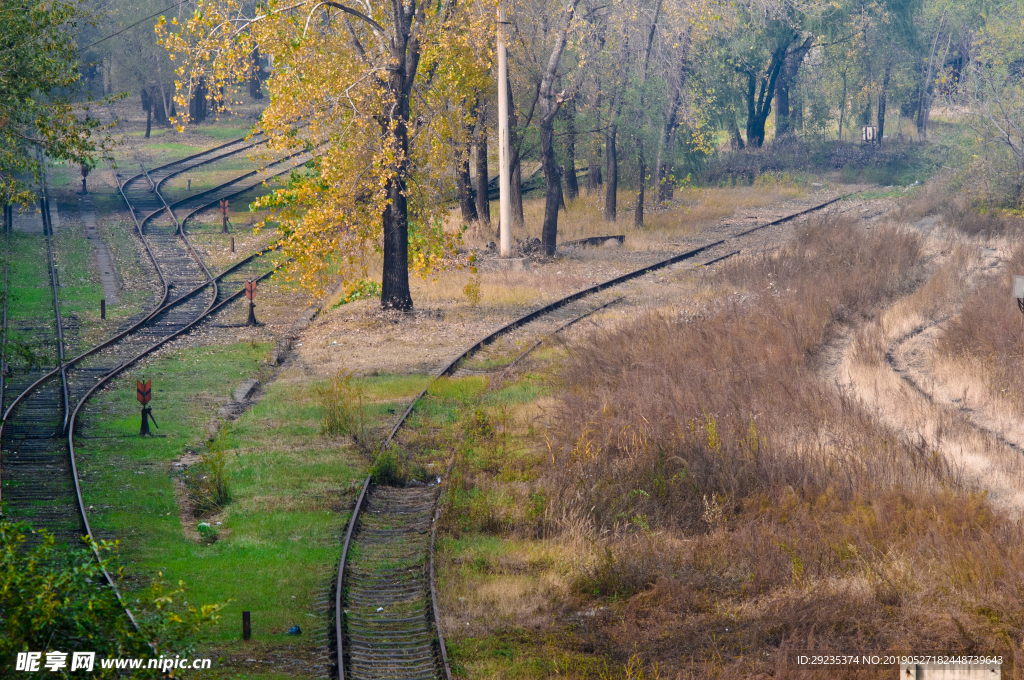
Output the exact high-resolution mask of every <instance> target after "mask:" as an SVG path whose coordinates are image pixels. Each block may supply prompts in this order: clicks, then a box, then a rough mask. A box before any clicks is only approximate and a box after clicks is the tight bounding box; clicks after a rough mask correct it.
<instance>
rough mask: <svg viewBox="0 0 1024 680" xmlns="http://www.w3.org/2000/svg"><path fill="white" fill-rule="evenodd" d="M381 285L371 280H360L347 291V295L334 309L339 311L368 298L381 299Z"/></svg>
mask: <svg viewBox="0 0 1024 680" xmlns="http://www.w3.org/2000/svg"><path fill="white" fill-rule="evenodd" d="M380 291H381V287H380V283H378V282H377V281H370V280H369V279H359V280H358V281H355V282H353V283H352V285H350V286H349V287H348V289H347V290H346V291H345V295H343V296H342V298H341V299H340V300H339V301H338V302H337V303H335V305H334V307H333V309H337V308H338V307H341V306H342V305H347V304H348V303H350V302H354V301H356V300H363V299H366V298H372V297H380Z"/></svg>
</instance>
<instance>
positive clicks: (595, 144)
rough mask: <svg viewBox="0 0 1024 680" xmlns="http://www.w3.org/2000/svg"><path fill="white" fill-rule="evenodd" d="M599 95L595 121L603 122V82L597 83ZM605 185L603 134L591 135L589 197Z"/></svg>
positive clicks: (588, 174) (595, 106)
mask: <svg viewBox="0 0 1024 680" xmlns="http://www.w3.org/2000/svg"><path fill="white" fill-rule="evenodd" d="M595 89H596V90H597V94H595V95H594V111H595V119H596V120H601V81H600V80H598V81H597V82H596V83H595ZM603 183H604V179H603V178H602V177H601V134H600V133H599V132H591V133H590V144H589V145H588V148H587V195H588V196H589V195H592V194H595V193H597V190H598V189H599V188H600V187H601V184H603Z"/></svg>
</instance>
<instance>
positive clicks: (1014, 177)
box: [940, 5, 1024, 209]
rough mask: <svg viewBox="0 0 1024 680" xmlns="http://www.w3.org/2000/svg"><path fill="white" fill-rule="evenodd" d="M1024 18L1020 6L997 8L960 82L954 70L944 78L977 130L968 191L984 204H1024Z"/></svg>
mask: <svg viewBox="0 0 1024 680" xmlns="http://www.w3.org/2000/svg"><path fill="white" fill-rule="evenodd" d="M1022 22H1024V10H1022V8H1021V7H1020V5H1016V6H1008V7H1003V8H1001V11H999V12H994V13H993V14H992V15H991V16H990V17H989V19H988V21H987V22H986V25H985V27H984V28H983V29H981V30H979V31H978V32H977V35H976V36H975V38H976V44H975V50H976V53H975V55H974V58H973V59H972V60H971V61H970V63H969V64H967V65H966V66H965V67H964V68H962V70H961V71H960V73H959V82H955V81H954V80H953V78H952V73H951V72H947V73H944V74H943V77H942V78H941V79H940V85H941V86H942V88H943V91H944V92H945V99H946V102H947V104H949V105H951V106H957V107H959V108H960V110H962V111H964V112H965V120H966V121H967V124H968V125H969V126H970V127H971V129H973V130H974V132H975V134H976V137H977V141H978V146H979V147H980V148H979V149H978V153H977V154H976V158H977V159H978V160H977V162H976V165H977V166H978V167H976V168H975V172H974V173H973V179H972V182H971V185H972V186H971V189H970V191H969V193H971V194H973V198H974V200H976V201H978V202H979V203H982V204H983V205H984V204H989V205H993V204H996V205H998V204H999V203H1005V204H1008V205H1009V206H1010V207H1012V208H1016V209H1020V207H1021V206H1022V205H1024V44H1022V41H1021V33H1020V27H1021V25H1022ZM1000 156H1002V158H1000ZM986 166H988V167H986ZM978 170H982V172H980V173H979V172H977V171H978Z"/></svg>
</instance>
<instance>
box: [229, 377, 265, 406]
mask: <svg viewBox="0 0 1024 680" xmlns="http://www.w3.org/2000/svg"><path fill="white" fill-rule="evenodd" d="M259 387H260V381H259V380H255V379H253V378H250V379H249V380H243V381H242V382H241V383H240V384H239V385H238V387H236V388H235V391H234V392H232V394H231V397H232V398H233V399H234V400H235V401H248V400H249V399H250V398H251V397H252V395H254V394H256V390H258V389H259Z"/></svg>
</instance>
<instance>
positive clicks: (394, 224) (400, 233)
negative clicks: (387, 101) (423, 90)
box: [380, 71, 412, 310]
mask: <svg viewBox="0 0 1024 680" xmlns="http://www.w3.org/2000/svg"><path fill="white" fill-rule="evenodd" d="M389 85H390V88H389V89H390V90H391V92H392V93H393V95H392V96H394V97H395V101H396V102H397V103H396V105H395V106H394V110H393V111H387V112H386V113H389V114H391V115H393V116H394V121H395V122H394V125H393V126H385V127H384V131H385V132H386V133H388V134H389V135H390V137H391V139H390V140H389V141H390V143H391V146H392V147H393V148H394V151H395V155H396V157H397V158H398V159H400V160H397V161H395V163H396V167H395V168H393V174H392V176H391V177H390V178H388V181H387V186H386V187H385V189H386V191H387V195H388V205H387V207H386V208H384V214H383V215H382V221H383V226H384V267H383V275H382V280H381V295H380V304H381V307H383V308H385V309H400V310H408V309H412V294H411V293H410V292H409V206H408V203H407V201H406V173H407V170H408V168H407V166H408V163H409V161H408V156H409V130H408V123H407V121H408V119H409V99H408V95H406V93H405V74H404V72H399V71H392V72H391V78H390V82H389ZM388 108H389V109H391V108H392V107H388ZM389 117H390V116H385V119H387V118H389Z"/></svg>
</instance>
